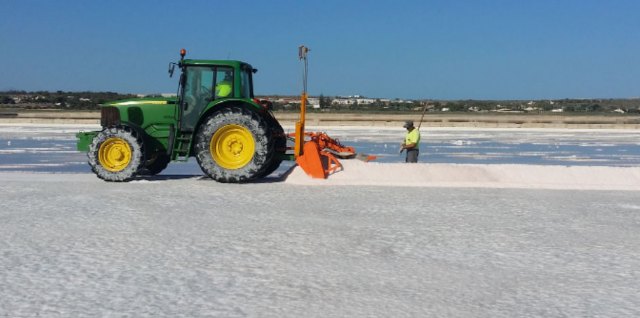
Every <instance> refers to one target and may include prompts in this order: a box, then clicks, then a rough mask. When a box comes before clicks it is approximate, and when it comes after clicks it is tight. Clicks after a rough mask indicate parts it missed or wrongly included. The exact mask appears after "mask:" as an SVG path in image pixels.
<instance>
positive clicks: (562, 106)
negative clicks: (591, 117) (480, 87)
mask: <svg viewBox="0 0 640 318" xmlns="http://www.w3.org/2000/svg"><path fill="white" fill-rule="evenodd" d="M148 96H149V97H150V96H157V95H148ZM135 97H139V96H138V95H133V94H120V93H115V92H65V91H56V92H48V91H33V92H27V91H15V90H13V91H0V108H21V109H69V110H92V109H98V105H100V104H103V103H105V102H108V101H113V100H119V99H127V98H135ZM268 98H269V99H270V100H271V101H272V103H273V109H274V110H276V111H298V109H299V107H300V104H299V103H298V104H296V103H291V102H286V101H279V100H287V99H286V98H285V99H283V98H281V96H269V97H268ZM336 98H337V97H330V96H324V95H320V96H318V97H315V99H316V100H318V101H319V105H316V107H313V108H312V107H310V108H309V111H311V112H411V111H422V109H423V108H424V107H426V108H427V111H429V112H470V113H471V112H521V113H543V112H559V111H562V112H570V113H605V112H606V113H610V112H617V113H630V114H639V113H640V98H632V99H556V100H471V99H470V100H400V99H368V100H369V101H370V102H367V103H358V101H357V100H354V101H353V102H352V103H350V104H336V103H335V102H334V101H335V100H336ZM288 100H290V101H291V100H296V97H295V96H289V98H288ZM318 106H319V107H318Z"/></svg>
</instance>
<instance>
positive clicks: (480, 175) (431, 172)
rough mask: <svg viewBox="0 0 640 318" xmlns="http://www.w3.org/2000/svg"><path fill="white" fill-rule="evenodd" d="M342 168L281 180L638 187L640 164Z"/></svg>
mask: <svg viewBox="0 0 640 318" xmlns="http://www.w3.org/2000/svg"><path fill="white" fill-rule="evenodd" d="M341 163H342V166H343V170H342V171H338V172H336V173H334V174H332V175H330V176H329V177H328V178H327V179H324V180H323V179H312V178H311V177H309V176H307V175H306V174H305V172H304V171H303V170H302V168H300V167H295V168H294V169H293V171H292V172H291V173H290V174H289V176H287V178H286V180H285V182H286V183H290V184H298V185H367V186H406V187H473V188H478V187H480V188H528V189H572V190H635V191H638V190H640V168H634V167H601V166H551V165H549V166H543V165H517V164H514V165H498V164H496V165H476V164H424V163H418V164H406V163H376V162H363V161H359V160H342V161H341Z"/></svg>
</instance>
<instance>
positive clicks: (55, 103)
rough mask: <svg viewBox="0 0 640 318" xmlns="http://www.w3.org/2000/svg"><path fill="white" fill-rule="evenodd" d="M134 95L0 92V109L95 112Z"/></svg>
mask: <svg viewBox="0 0 640 318" xmlns="http://www.w3.org/2000/svg"><path fill="white" fill-rule="evenodd" d="M133 97H136V95H132V94H119V93H113V92H63V91H57V92H46V91H37V92H25V91H5V92H0V108H17V109H69V110H79V109H87V110H91V109H93V110H97V109H98V105H100V104H102V103H105V102H108V101H112V100H118V99H125V98H133Z"/></svg>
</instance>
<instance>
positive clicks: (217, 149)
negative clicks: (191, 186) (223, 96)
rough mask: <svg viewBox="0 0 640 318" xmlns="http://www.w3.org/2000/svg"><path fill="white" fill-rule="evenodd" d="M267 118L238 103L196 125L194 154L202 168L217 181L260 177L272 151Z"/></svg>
mask: <svg viewBox="0 0 640 318" xmlns="http://www.w3.org/2000/svg"><path fill="white" fill-rule="evenodd" d="M270 132H271V131H270V129H269V125H268V122H267V121H266V120H265V119H264V117H263V116H261V115H260V114H259V113H257V112H254V111H251V110H248V109H246V108H243V107H240V106H233V107H229V108H225V109H222V110H220V111H218V112H216V113H214V114H212V115H211V117H209V118H208V119H207V120H206V121H205V123H204V124H203V125H202V126H201V127H200V128H199V129H198V133H197V135H196V139H195V146H194V147H195V149H194V150H195V155H196V159H197V161H198V164H199V165H200V168H201V169H202V171H203V172H204V173H205V174H207V175H208V176H209V177H211V178H212V179H214V180H216V181H219V182H245V181H249V180H251V179H255V178H258V177H261V176H262V174H263V173H264V171H265V169H268V167H269V164H270V163H271V160H272V159H273V157H274V154H275V143H274V141H273V139H272V138H271V136H270Z"/></svg>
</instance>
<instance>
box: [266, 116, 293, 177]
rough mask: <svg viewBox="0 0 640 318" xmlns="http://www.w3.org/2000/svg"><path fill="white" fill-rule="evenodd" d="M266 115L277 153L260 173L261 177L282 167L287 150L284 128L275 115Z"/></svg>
mask: <svg viewBox="0 0 640 318" xmlns="http://www.w3.org/2000/svg"><path fill="white" fill-rule="evenodd" d="M266 116H267V122H268V123H269V127H270V129H271V136H272V137H273V139H274V142H275V155H274V156H273V158H272V159H271V162H270V163H269V164H268V165H267V169H265V170H264V171H263V172H262V174H261V175H260V178H263V177H266V176H268V175H270V174H271V173H273V172H274V171H276V169H278V167H280V164H281V163H282V158H283V156H284V154H285V153H286V151H287V135H286V134H285V133H284V129H283V128H282V126H281V125H280V123H279V122H278V120H276V119H275V117H273V115H271V114H267V115H266Z"/></svg>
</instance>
